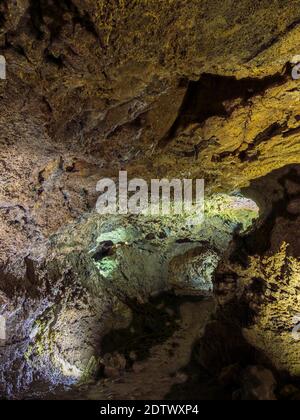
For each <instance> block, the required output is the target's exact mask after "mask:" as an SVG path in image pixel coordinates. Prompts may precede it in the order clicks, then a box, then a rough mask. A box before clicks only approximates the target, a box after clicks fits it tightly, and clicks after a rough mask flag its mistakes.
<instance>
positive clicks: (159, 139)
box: [0, 0, 300, 397]
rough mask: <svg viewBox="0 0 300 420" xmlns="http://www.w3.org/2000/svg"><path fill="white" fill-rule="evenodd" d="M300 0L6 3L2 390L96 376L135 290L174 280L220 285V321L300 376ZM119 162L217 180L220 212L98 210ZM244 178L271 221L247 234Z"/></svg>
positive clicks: (2, 13)
mask: <svg viewBox="0 0 300 420" xmlns="http://www.w3.org/2000/svg"><path fill="white" fill-rule="evenodd" d="M299 6H300V1H299V0H293V1H287V0H276V1H274V2H272V3H270V2H269V1H266V0H263V1H253V0H241V1H239V2H238V4H237V2H234V1H232V0H226V1H221V0H217V1H214V2H213V1H211V0H203V1H198V0H189V1H188V0H163V1H162V0H159V1H157V0H144V1H142V2H140V1H135V0H134V1H132V0H115V1H111V2H107V1H105V0H71V1H69V0H68V1H65V0H63V1H57V0H37V1H32V0H3V1H2V2H1V4H0V54H2V55H4V56H5V58H6V61H7V80H0V101H1V107H0V127H1V130H0V315H1V316H5V317H6V318H7V334H8V335H7V339H6V341H5V343H4V345H2V346H1V347H0V355H1V363H0V392H1V394H2V395H3V396H4V397H13V396H16V395H18V393H19V391H24V390H26V387H27V386H28V385H30V384H32V383H33V382H37V381H40V382H41V383H44V382H45V381H46V383H47V386H49V383H50V384H51V385H53V386H55V385H57V384H61V383H63V384H72V383H74V382H78V381H79V380H82V378H83V379H87V378H89V377H90V376H91V375H92V374H93V373H95V372H96V371H97V369H98V367H99V359H100V356H101V354H100V353H101V343H100V342H101V338H102V337H103V336H104V335H105V334H106V333H107V332H108V331H110V330H115V329H120V328H126V327H128V325H130V323H131V321H132V310H131V308H130V307H129V306H128V304H127V299H134V300H136V301H137V302H138V303H139V304H146V303H147V300H148V298H149V296H150V295H151V294H153V293H158V292H161V291H163V290H165V289H168V290H169V289H170V288H172V287H173V288H174V285H175V288H177V289H185V290H189V293H190V292H191V289H193V290H194V289H195V281H196V283H197V285H196V288H197V287H198V286H199V285H200V288H201V290H202V291H203V289H205V291H206V292H207V291H209V292H210V293H211V292H212V289H213V287H212V286H213V282H214V286H215V287H214V288H215V289H216V296H217V299H218V303H219V309H218V316H217V318H216V319H217V321H216V322H218V320H219V321H220V317H221V321H222V322H223V321H224V319H222V316H220V313H221V314H223V317H225V318H226V316H227V315H228V313H229V314H230V317H233V318H234V319H237V324H238V329H239V333H242V334H243V339H245V340H246V342H247V343H248V345H251V346H252V348H255V349H256V350H257V351H258V350H259V351H262V352H263V353H264V355H265V357H266V358H268V359H269V361H270V363H271V364H272V365H273V366H275V368H277V369H278V370H281V369H284V370H285V371H287V372H288V373H289V374H290V375H291V376H292V377H295V376H296V377H299V375H300V373H299V360H300V359H299V351H298V347H297V344H296V343H295V342H294V341H293V337H292V335H291V330H292V328H293V326H294V324H293V319H294V317H295V316H297V314H299V312H300V308H299V310H298V307H299V301H298V297H297V296H298V277H299V275H298V274H299V273H298V271H299V267H298V266H299V256H300V255H299V251H298V250H299V246H300V244H299V240H298V238H297V235H295V232H297V231H298V218H299V212H298V204H299V191H300V187H299V183H298V178H299V169H298V168H297V167H295V166H294V165H295V164H297V163H299V159H300V155H299V153H300V142H299V141H298V135H299V133H300V127H299V121H300V117H299V105H298V104H299V92H300V88H299V81H298V80H293V79H292V77H291V69H292V67H291V61H292V59H293V57H294V56H296V55H298V54H299V50H298V48H299V47H298V46H299V40H300V7H299ZM287 165H288V166H287ZM282 168H285V169H282ZM119 170H127V171H128V173H129V177H142V178H144V179H145V180H150V179H153V178H163V177H164V178H171V177H176V178H204V179H205V180H206V185H207V196H208V197H209V198H208V200H207V207H206V213H207V222H206V223H205V224H204V226H203V227H202V228H201V229H198V230H197V231H193V230H191V229H190V228H189V227H187V226H186V220H176V221H174V220H151V221H148V220H146V221H143V220H142V221H141V220H138V221H137V220H136V219H133V220H130V219H129V220H128V219H123V218H120V219H118V218H117V219H110V220H106V219H103V218H101V217H99V216H97V215H95V213H94V208H95V204H96V200H97V193H96V184H97V182H98V181H99V179H101V178H103V177H113V178H116V177H117V175H118V172H119ZM274 171H275V172H274ZM276 171H279V172H276ZM270 174H271V175H270ZM274 174H275V175H274ZM244 187H248V189H247V190H246V191H245V194H248V195H249V197H251V198H252V199H254V200H255V201H256V202H257V203H258V205H259V207H260V210H261V215H262V219H261V221H260V224H258V225H257V226H256V229H255V231H254V233H253V235H251V234H248V233H247V234H244V235H242V236H241V233H242V232H245V230H247V228H249V227H250V226H251V224H252V221H253V219H255V218H257V216H258V214H257V213H258V209H257V207H255V205H254V204H253V202H248V203H245V201H244V200H242V199H241V197H240V195H239V191H240V189H241V188H244ZM228 197H230V198H228ZM232 197H235V199H233V198H232ZM251 203H252V204H251ZM232 238H233V242H232V243H231V245H230V242H231V240H232ZM283 243H286V244H288V245H289V247H287V246H286V245H284V244H283ZM199 247H201V248H203V247H204V248H205V252H204V253H203V254H202V253H200V254H197V255H196V256H195V258H194V253H195V252H197V251H195V250H197V249H199ZM208 253H209V254H208ZM224 254H225V255H224ZM218 259H222V264H221V267H220V268H218V274H217V279H216V280H215V279H214V274H215V270H214V268H216V265H217V260H218ZM211 260H213V261H211ZM208 261H209V267H208V270H207V269H206V267H207V262H208ZM170 267H171V268H170ZM203 271H205V273H204V274H203ZM170 273H171V276H170ZM170 280H171V281H170ZM186 284H188V286H187V288H186ZM231 306H232V307H233V308H232V307H231ZM237 308H238V310H237ZM241 308H246V310H245V312H247V313H246V315H245V313H244V312H243V311H242V309H241ZM240 311H241V312H240ZM249 315H251V316H249ZM228 316H229V315H228ZM245 317H246V321H247V322H246V321H245ZM248 317H250V320H249V319H248ZM227 322H228V319H227V320H226V325H228V323H227ZM230 322H232V319H231V320H230ZM230 322H229V324H230ZM222 325H224V324H222ZM209 331H210V328H208V332H209ZM214 331H218V327H216V328H215V330H214ZM239 333H238V334H237V336H238V337H239V339H240V334H239ZM228 340H229V344H231V342H230V338H229V339H228ZM216 341H217V340H216ZM233 341H234V340H233ZM2 344H3V343H2ZM200 347H201V346H200ZM201 348H202V349H203V346H202V347H201ZM229 348H231V347H230V346H229ZM204 349H205V345H204ZM218 353H222V348H220V349H218V351H217V354H218ZM212 356H213V355H212ZM203 358H204V359H203ZM203 358H201V360H202V361H203V360H204V362H203V363H204V364H205V363H206V362H205V361H206V360H207V359H206V352H205V351H204V354H203ZM212 361H213V357H211V359H210V360H209V361H207V363H212ZM226 362H227V361H226V360H225V361H224V363H225V364H226ZM232 362H233V363H234V362H235V361H234V360H233V361H232ZM251 363H252V361H251ZM229 364H230V363H228V364H227V365H229ZM254 365H255V363H254ZM256 365H257V364H256ZM45 367H46V369H45ZM222 368H224V366H220V369H222ZM25 393H26V392H25ZM161 397H162V396H161Z"/></svg>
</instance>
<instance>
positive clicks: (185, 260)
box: [169, 248, 219, 296]
mask: <svg viewBox="0 0 300 420" xmlns="http://www.w3.org/2000/svg"><path fill="white" fill-rule="evenodd" d="M218 262H219V256H218V254H217V253H216V252H213V251H209V250H208V249H203V248H198V249H197V248H196V249H193V250H191V251H189V252H187V253H185V254H183V255H179V256H177V257H175V258H174V259H173V260H172V261H171V262H170V268H169V278H170V284H171V286H172V287H174V289H175V291H176V293H182V294H198V295H203V296H209V295H211V294H212V291H213V281H212V278H213V274H214V272H215V270H216V268H217V266H218Z"/></svg>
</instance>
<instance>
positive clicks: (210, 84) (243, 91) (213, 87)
mask: <svg viewBox="0 0 300 420" xmlns="http://www.w3.org/2000/svg"><path fill="white" fill-rule="evenodd" d="M285 81H286V75H281V74H276V75H274V76H267V77H265V78H262V79H255V78H246V79H240V80H238V79H236V78H235V77H229V76H228V77H227V76H217V75H213V74H207V73H205V74H203V75H202V76H201V78H200V79H199V80H198V81H196V82H194V81H192V82H189V83H188V89H187V93H186V96H185V98H184V101H183V103H182V106H181V108H180V111H179V114H178V117H177V119H176V121H175V123H174V124H173V126H172V127H171V129H170V131H169V133H168V134H167V136H166V137H165V138H164V139H162V140H161V142H160V147H164V146H166V145H167V144H168V143H169V142H170V141H171V140H172V139H173V138H174V137H175V135H176V133H177V131H178V130H179V129H184V128H185V127H187V126H189V125H190V124H193V123H197V124H201V123H203V122H204V121H205V120H207V119H208V118H210V117H213V116H220V117H226V116H229V115H230V113H231V112H232V109H231V110H230V111H229V110H227V109H226V107H225V106H224V102H225V101H228V100H233V99H237V98H241V99H242V101H243V102H244V103H246V102H247V101H249V99H251V97H253V96H255V95H258V94H261V93H263V92H264V91H265V90H267V89H270V88H271V87H272V86H277V85H280V84H283V83H285Z"/></svg>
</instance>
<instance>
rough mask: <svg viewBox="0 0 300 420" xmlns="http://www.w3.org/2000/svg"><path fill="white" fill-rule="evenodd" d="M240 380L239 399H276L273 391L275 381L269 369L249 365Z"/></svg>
mask: <svg viewBox="0 0 300 420" xmlns="http://www.w3.org/2000/svg"><path fill="white" fill-rule="evenodd" d="M241 382H242V384H243V388H242V390H241V391H240V394H239V397H240V399H241V400H244V401H245V400H246V401H249V400H256V401H276V400H277V398H276V396H275V393H274V391H275V388H276V385H277V383H276V380H275V378H274V375H273V373H272V372H271V371H270V370H267V369H264V368H262V367H259V366H251V367H249V368H247V369H246V370H245V371H244V372H243V374H242V379H241ZM236 396H237V395H236Z"/></svg>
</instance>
